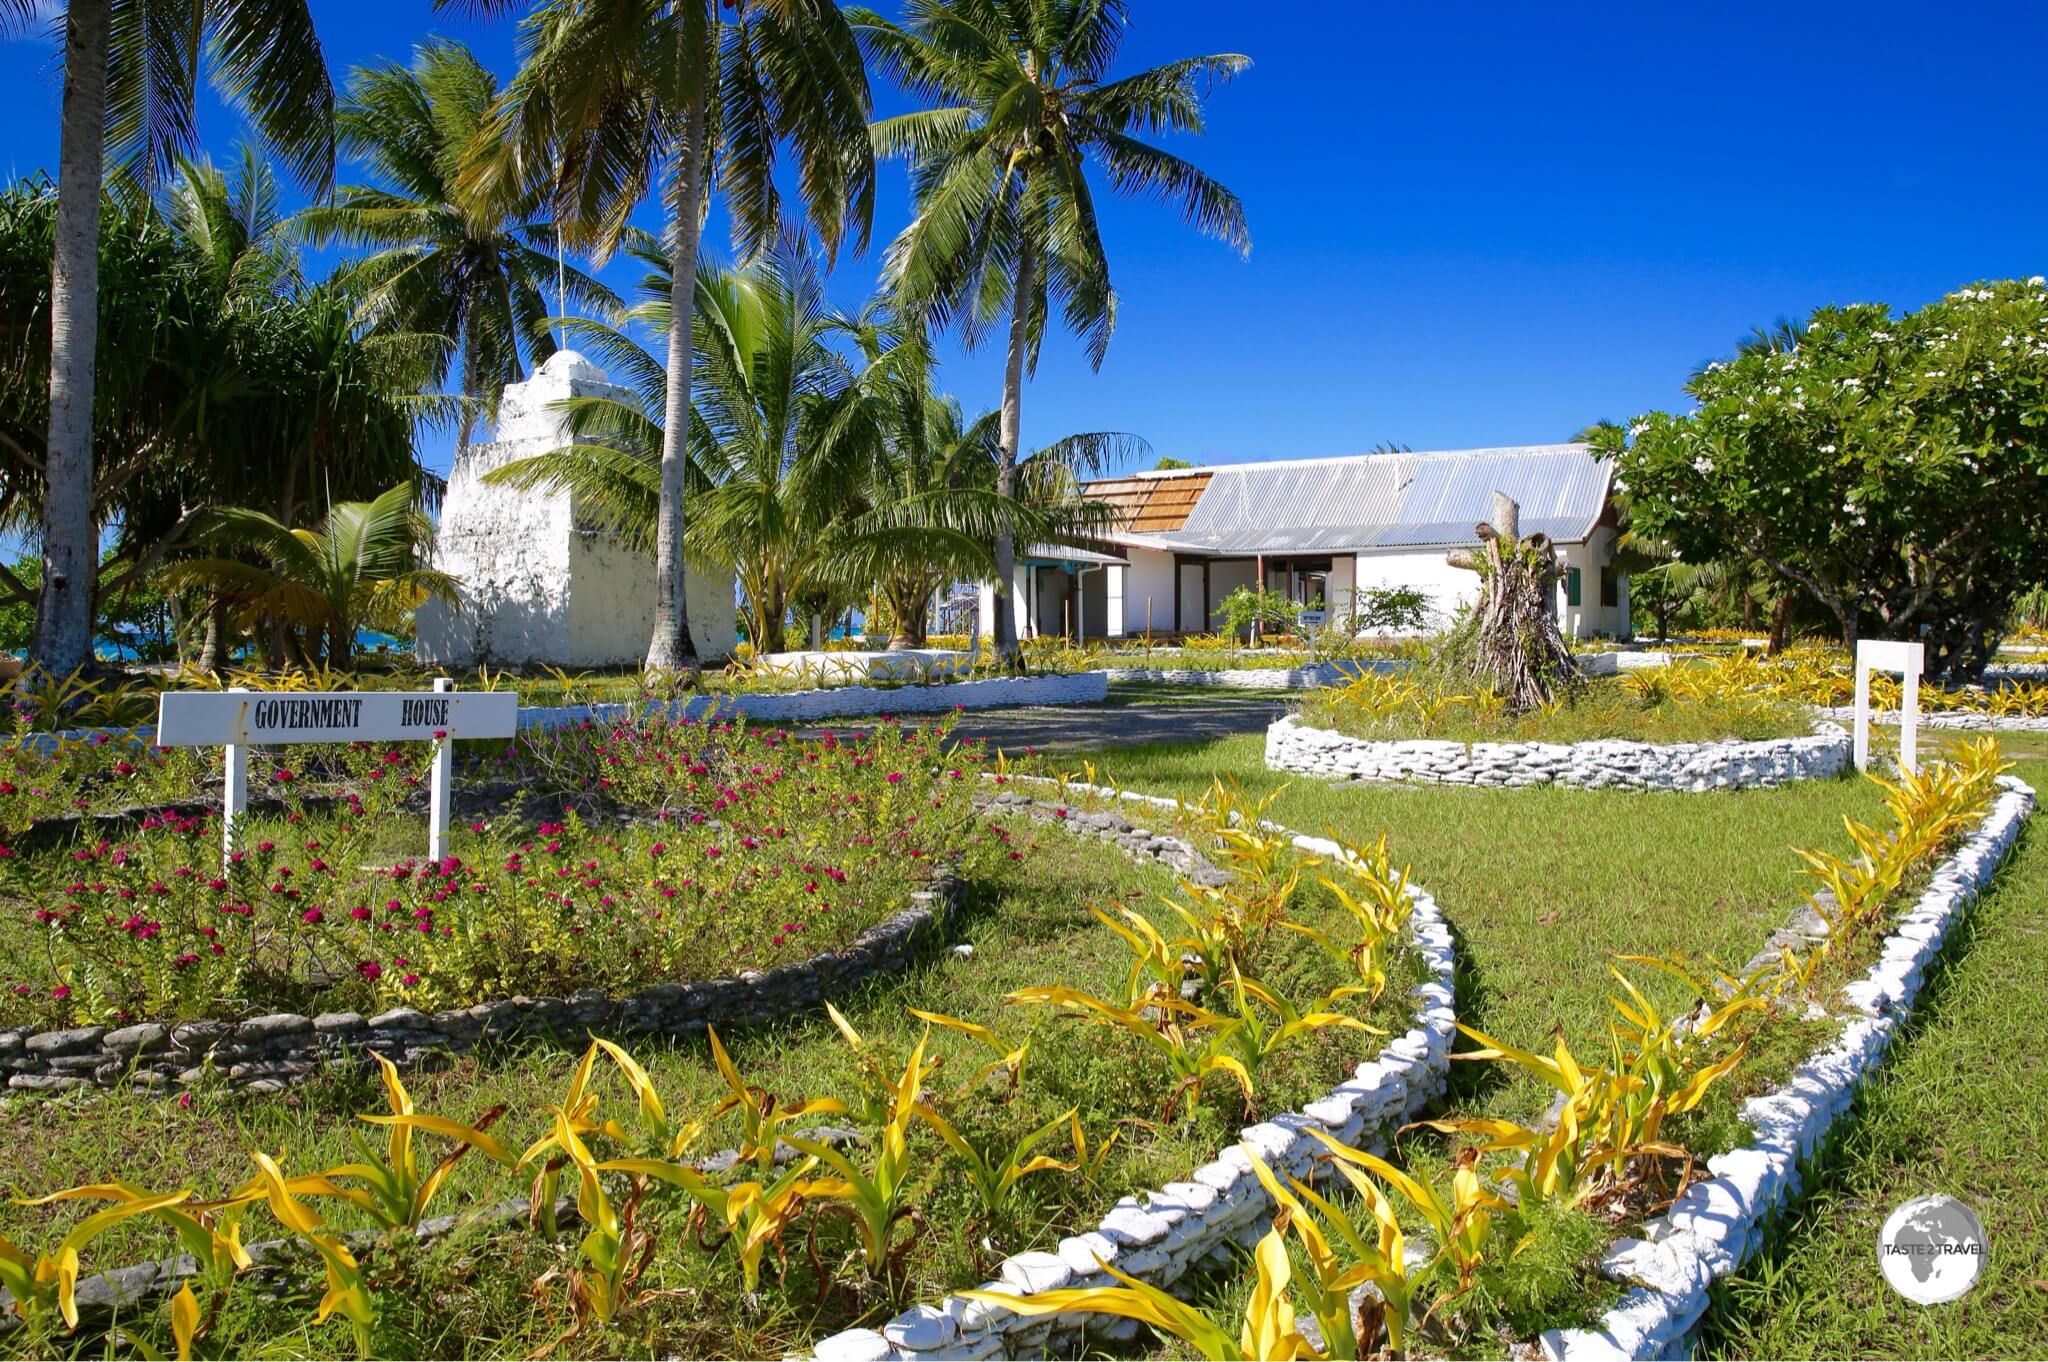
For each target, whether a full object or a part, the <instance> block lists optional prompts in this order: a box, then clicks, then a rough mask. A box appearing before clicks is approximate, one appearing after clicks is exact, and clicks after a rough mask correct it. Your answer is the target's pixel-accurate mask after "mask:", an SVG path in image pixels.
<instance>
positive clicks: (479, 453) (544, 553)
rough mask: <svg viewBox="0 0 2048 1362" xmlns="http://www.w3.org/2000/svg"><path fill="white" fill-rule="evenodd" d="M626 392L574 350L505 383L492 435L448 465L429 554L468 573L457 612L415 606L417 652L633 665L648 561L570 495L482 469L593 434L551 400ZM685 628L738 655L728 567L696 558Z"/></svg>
mask: <svg viewBox="0 0 2048 1362" xmlns="http://www.w3.org/2000/svg"><path fill="white" fill-rule="evenodd" d="M607 396H610V397H623V398H628V399H630V398H631V396H632V394H631V392H630V391H629V390H627V389H625V388H621V387H618V386H617V385H615V384H613V383H611V382H609V381H608V380H607V379H606V377H605V373H604V371H603V370H602V369H600V368H598V367H597V366H596V365H595V364H592V363H591V362H590V361H589V360H587V359H585V358H584V357H583V356H582V355H579V354H577V353H576V352H575V351H573V350H558V351H556V352H555V353H554V354H553V355H551V356H550V357H549V358H548V360H547V362H546V363H545V364H543V365H541V366H540V368H539V369H538V370H537V371H536V372H535V373H534V375H533V377H532V378H530V379H528V380H527V381H526V382H524V383H508V384H506V385H505V395H504V400H503V401H502V402H501V403H500V405H499V407H498V430H497V438H496V439H495V440H492V441H490V442H489V443H485V444H471V445H464V446H463V447H462V448H461V449H460V450H458V451H457V452H456V455H455V466H454V468H453V469H452V470H450V472H449V474H448V494H447V496H446V498H444V500H443V501H442V505H441V529H440V535H439V540H438V542H437V545H436V548H435V553H434V562H435V566H437V567H439V568H440V569H441V570H442V571H444V572H447V573H450V574H452V575H453V576H454V577H455V578H456V579H457V580H458V581H459V582H460V583H461V594H462V611H461V613H459V614H458V613H456V612H454V611H452V610H450V609H449V608H448V607H447V606H445V605H443V604H441V603H440V602H439V601H428V602H427V603H426V604H425V605H422V606H421V607H420V610H419V653H420V660H421V661H423V662H427V663H430V664H436V665H452V666H465V667H466V666H474V665H476V664H478V663H488V664H490V665H492V666H521V665H532V664H539V663H545V664H548V665H551V666H558V667H608V666H621V665H631V664H633V663H636V662H638V661H639V660H640V659H641V658H642V657H643V656H645V654H646V651H647V638H648V635H649V633H650V632H651V631H652V630H653V627H654V560H653V558H652V557H651V556H650V555H645V554H639V553H634V552H632V551H631V550H629V549H627V548H625V547H624V546H623V545H621V544H620V543H618V542H617V540H615V539H614V538H613V537H612V536H610V535H607V534H604V533H602V532H600V531H599V530H597V529H595V528H593V527H592V526H591V525H589V524H588V523H587V521H585V520H583V519H581V518H579V517H578V515H577V513H576V503H575V498H573V497H572V496H571V495H570V494H569V493H567V492H542V491H534V492H522V491H519V490H517V489H515V488H511V487H494V486H491V485H489V484H487V483H485V482H484V481H483V475H484V474H486V473H488V472H490V471H491V470H492V469H494V468H499V467H502V466H504V465H505V464H508V463H511V462H512V461H513V460H515V459H524V458H530V457H531V456H533V455H535V454H545V453H546V452H547V451H549V450H551V449H560V448H561V447H562V446H564V445H569V444H577V443H588V441H587V440H579V439H578V438H577V437H576V436H575V435H574V434H573V433H572V432H571V431H570V429H569V419H568V416H567V414H566V413H564V412H562V411H559V410H557V409H556V408H555V404H556V403H559V402H561V401H563V400H564V399H567V398H571V397H607ZM689 575H690V588H689V597H688V607H689V613H690V632H691V636H692V638H693V639H694V641H695V642H696V645H697V652H698V655H699V656H700V657H702V658H703V659H704V660H705V661H707V662H710V661H715V660H719V659H722V658H724V657H726V656H728V655H730V654H731V652H732V649H733V645H734V642H735V640H736V635H735V632H734V628H733V593H732V574H731V573H730V572H727V571H725V570H724V569H720V568H713V567H710V566H709V565H706V564H701V563H698V562H695V561H692V562H691V563H690V565H689Z"/></svg>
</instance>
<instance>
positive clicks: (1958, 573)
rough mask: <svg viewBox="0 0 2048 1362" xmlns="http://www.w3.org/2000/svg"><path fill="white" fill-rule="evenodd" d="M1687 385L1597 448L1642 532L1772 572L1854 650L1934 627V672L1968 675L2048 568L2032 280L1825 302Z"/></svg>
mask: <svg viewBox="0 0 2048 1362" xmlns="http://www.w3.org/2000/svg"><path fill="white" fill-rule="evenodd" d="M1686 390H1687V392H1688V393H1690V394H1691V395H1692V397H1693V398H1694V400H1695V401H1696V402H1697V403H1698V404H1699V405H1698V408H1697V409H1696V410H1695V411H1693V412H1690V413H1687V414H1683V415H1672V414H1669V413H1666V412H1652V413H1650V414H1649V415H1648V416H1645V417H1643V418H1641V419H1640V420H1639V421H1638V422H1637V423H1636V424H1635V426H1634V427H1633V431H1634V435H1633V438H1623V437H1618V436H1613V435H1610V436H1609V437H1608V438H1607V439H1606V440H1605V441H1604V442H1603V443H1604V446H1605V447H1606V448H1607V449H1609V450H1610V451H1611V452H1612V453H1613V455H1614V457H1615V460H1616V464H1617V483H1618V485H1621V486H1623V487H1624V488H1625V490H1626V491H1627V492H1628V494H1629V497H1630V504H1631V513H1632V515H1633V517H1634V518H1635V521H1636V523H1637V525H1638V526H1639V527H1640V528H1641V529H1642V530H1643V531H1644V532H1645V533H1646V534H1648V535H1650V536H1653V537H1655V538H1657V539H1659V540H1662V541H1665V542H1667V543H1669V544H1670V546H1671V548H1672V550H1673V552H1674V554H1675V555H1676V556H1679V557H1681V558H1683V559H1685V560H1688V561H1693V562H1704V561H1709V560H1715V559H1725V558H1727V557H1729V556H1731V555H1738V554H1739V555H1748V556H1753V557H1755V558H1757V559H1759V560H1760V561H1762V562H1763V563H1766V564H1768V565H1769V567H1770V569H1771V570H1772V571H1773V572H1774V573H1776V574H1777V575H1778V576H1780V577H1781V578H1783V579H1785V580H1786V581H1787V582H1789V583H1792V584H1795V585H1796V586H1797V587H1798V588H1799V589H1800V590H1801V591H1803V592H1805V593H1807V594H1809V595H1810V596H1811V597H1812V598H1813V599H1814V600H1815V601H1817V602H1819V603H1820V604H1821V605H1822V606H1824V607H1825V608H1826V609H1827V610H1828V612H1829V613H1830V614H1831V615H1833V616H1834V619H1835V622H1836V625H1837V627H1838V629H1839V631H1840V634H1841V637H1842V639H1843V641H1844V642H1845V643H1852V644H1853V643H1854V642H1855V640H1856V639H1857V637H1858V636H1859V635H1861V634H1863V633H1864V632H1866V631H1869V630H1874V631H1876V632H1878V633H1880V634H1882V635H1883V636H1886V637H1891V638H1924V639H1925V641H1926V643H1927V645H1928V652H1929V657H1928V663H1929V670H1930V672H1932V673H1934V674H1936V675H1969V674H1972V673H1974V672H1975V671H1976V670H1978V669H1980V668H1981V667H1982V666H1983V664H1984V663H1985V662H1986V661H1988V660H1989V658H1990V657H1991V655H1992V653H1993V652H1994V651H1995V648H1996V642H1997V636H1998V633H1999V631H2000V630H2001V629H2002V628H2003V625H2004V620H2005V617H2006V614H2007V611H2008V609H2009V608H2010V606H2011V603H2012V602H2013V600H2014V599H2015V598H2016V597H2017V596H2018V595H2019V593H2020V592H2021V591H2023V590H2024V589H2025V587H2026V586H2027V584H2028V583H2030V582H2033V581H2038V580H2040V579H2041V578H2042V577H2043V576H2044V575H2048V453H2044V450H2043V446H2042V442H2041V428H2042V424H2043V421H2044V419H2048V417H2044V414H2043V413H2044V412H2048V289H2044V286H2043V283H2042V281H2041V279H2040V278H2038V277H2037V278H2035V279H2032V280H2029V281H2026V282H2021V281H2018V280H2010V281H2005V282H1999V283H1989V284H1979V285H1975V286H1973V287H1970V288H1965V289H1960V290H1958V291H1956V292H1954V293H1951V294H1949V295H1948V296H1947V297H1946V298H1943V299H1942V300H1941V301H1939V302H1936V303H1933V304H1930V305H1929V306H1927V307H1924V308H1922V309H1920V310H1919V311H1917V312H1911V313H1907V314H1905V315H1902V316H1894V315H1893V314H1892V313H1891V311H1890V310H1889V309H1888V308H1885V307H1883V306H1881V305H1875V304H1869V305H1858V306H1854V307H1839V308H1837V307H1829V308H1822V309H1820V310H1819V311H1817V312H1815V313H1814V314H1813V316H1812V317H1811V318H1810V319H1809V320H1808V321H1807V323H1806V325H1805V328H1804V330H1803V331H1800V330H1799V329H1798V328H1793V327H1786V328H1784V331H1783V333H1781V334H1775V335H1773V336H1771V337H1770V338H1769V340H1768V343H1759V344H1755V345H1750V346H1746V347H1745V348H1744V352H1743V353H1741V354H1738V355H1737V356H1736V357H1735V358H1734V359H1732V360H1728V361H1722V362H1717V363H1714V364H1710V365H1708V366H1707V367H1706V368H1705V369H1703V370H1701V371H1700V372H1699V373H1698V374H1697V375H1695V376H1694V378H1693V379H1692V381H1691V382H1690V383H1688V384H1687V388H1686Z"/></svg>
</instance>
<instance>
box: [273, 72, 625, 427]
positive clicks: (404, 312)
mask: <svg viewBox="0 0 2048 1362" xmlns="http://www.w3.org/2000/svg"><path fill="white" fill-rule="evenodd" d="M497 97H498V82H497V78H496V77H495V76H493V75H492V74H491V73H490V72H489V71H488V70H486V69H485V68H484V66H483V64H482V63H481V62H479V61H477V59H476V57H475V56H474V55H472V54H471V52H470V51H469V49H468V48H466V47H464V46H463V45H462V44H460V43H456V42H450V41H447V40H445V39H440V38H435V39H430V40H428V41H427V42H425V43H422V44H421V45H420V46H419V47H418V48H416V49H414V52H413V60H412V65H411V66H409V67H408V66H403V65H400V64H399V63H397V62H385V63H382V64H380V65H376V66H369V67H364V68H361V69H358V70H357V71H356V72H355V73H354V74H353V75H352V76H351V77H350V79H349V87H348V94H347V97H346V98H345V99H344V100H343V102H342V105H341V108H340V110H339V112H337V113H336V115H335V125H336V128H337V130H338V131H339V133H340V135H341V143H342V146H343V148H344V149H345V150H346V151H348V153H349V154H350V155H352V156H354V157H356V158H357V159H359V160H360V161H362V162H363V163H364V164H365V165H366V166H367V167H368V168H369V170H370V172H371V174H372V176H373V177H374V178H375V179H376V180H377V181H378V183H376V184H368V185H347V186H344V187H343V188H341V189H340V190H338V191H336V193H335V196H334V198H333V199H332V200H331V201H330V202H326V203H320V204H316V205H314V206H313V207H311V208H308V209H306V210H305V211H304V212H302V213H300V214H299V216H298V220H297V226H298V230H299V231H301V232H302V233H303V234H304V235H305V236H306V237H307V239H309V240H311V241H313V242H315V243H316V244H319V245H322V246H325V245H328V244H330V243H333V242H340V243H342V244H344V245H347V246H351V247H356V248H367V249H369V250H370V251H371V252H372V254H370V255H368V256H365V257H364V258H362V259H359V260H357V261H355V262H353V263H352V264H350V265H349V266H347V267H346V268H345V269H344V270H343V271H342V272H341V276H340V281H341V282H342V283H343V284H344V285H345V286H346V287H348V288H350V289H351V290H353V291H354V292H356V293H357V294H358V295H359V297H360V299H361V303H360V311H361V315H363V316H364V317H366V318H368V319H369V320H370V321H371V323H372V325H373V329H374V330H376V331H378V332H380V333H388V332H397V333H414V334H422V335H442V336H446V337H448V338H449V339H450V340H451V341H452V342H453V344H452V345H451V346H450V347H449V349H448V350H447V351H446V352H444V354H443V355H442V357H441V359H440V362H439V364H438V365H437V367H436V371H435V373H434V378H433V381H434V382H435V383H437V384H443V383H446V382H447V379H448V371H449V369H450V367H451V366H453V365H456V364H458V363H459V366H460V369H461V388H462V393H463V395H464V396H465V397H466V398H467V399H468V400H467V401H466V402H465V403H464V404H463V413H462V418H461V426H460V429H459V431H458V433H457V437H456V438H457V442H458V443H459V444H468V443H469V438H470V434H471V431H472V429H473V427H474V423H475V420H476V416H477V414H478V413H479V411H481V412H482V413H483V414H485V415H487V416H489V417H491V418H492V419H495V418H496V415H497V409H498V397H499V394H500V392H501V391H502V390H503V388H504V385H505V384H507V383H516V382H518V381H519V380H520V379H522V378H523V377H525V372H526V369H525V366H526V365H527V364H538V363H539V362H541V361H543V360H545V359H546V358H547V357H548V356H549V355H551V354H553V353H554V351H555V339H554V334H553V332H552V331H550V330H549V317H550V316H551V315H552V313H553V312H554V311H556V310H559V311H561V312H563V313H567V312H570V311H572V310H575V309H587V310H593V311H601V312H603V313H606V314H609V313H611V312H612V311H614V310H616V309H617V308H618V306H619V299H618V296H617V295H616V294H614V293H613V292H612V291H611V290H610V289H608V288H606V287H604V286H603V285H602V284H600V283H598V282H597V281H596V280H594V279H592V278H590V277H589V276H588V275H586V274H585V273H584V272H583V271H581V270H578V269H572V268H570V267H569V266H568V264H567V262H566V261H565V260H563V259H562V257H561V256H560V254H559V253H558V252H557V250H556V247H557V244H558V243H557V242H556V240H555V231H554V228H553V227H552V226H551V225H550V224H549V223H547V222H546V221H544V220H542V210H543V208H544V207H545V198H544V196H543V194H542V193H541V192H540V191H539V190H538V189H536V188H530V187H529V188H518V187H514V186H507V185H498V186H494V187H493V190H492V192H489V193H478V194H471V193H466V192H464V191H463V190H462V188H461V187H460V186H459V183H458V181H459V178H460V175H461V170H462V164H463V157H464V155H465V154H467V152H468V151H469V149H470V147H471V145H472V144H473V143H474V142H475V140H476V137H477V133H478V130H479V129H480V128H481V127H482V126H483V123H484V120H485V119H486V117H487V116H488V115H489V113H490V110H491V106H492V104H493V102H494V101H495V100H496V99H497ZM550 290H553V291H554V293H555V295H556V296H555V299H554V301H555V303H556V304H557V305H558V309H557V308H551V307H550V306H549V293H550Z"/></svg>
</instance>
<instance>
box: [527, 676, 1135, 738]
mask: <svg viewBox="0 0 2048 1362" xmlns="http://www.w3.org/2000/svg"><path fill="white" fill-rule="evenodd" d="M1108 698H1109V682H1108V680H1107V679H1106V678H1104V677H1103V675H1102V674H1101V673H1100V672H1074V673H1072V674H1058V673H1054V674H1048V675H1044V676H995V677H989V678H987V679H985V680H981V681H949V682H946V683H944V684H942V685H936V686H833V687H830V688H828V689H825V690H799V691H787V692H783V693H780V694H777V693H773V692H763V693H762V694H759V695H693V696H691V697H690V698H689V699H687V700H674V701H670V702H669V703H667V704H666V705H661V704H650V705H649V706H648V709H650V710H662V711H666V715H667V717H668V718H671V719H694V720H698V721H700V722H708V721H710V720H714V719H732V718H738V717H740V716H742V715H744V716H745V717H746V718H747V719H748V720H749V721H751V722H754V723H792V722H794V723H809V722H813V721H816V720H819V719H853V718H865V717H868V716H872V715H877V714H943V713H947V712H949V711H951V710H955V709H993V708H997V707H1001V706H1007V705H1087V704H1094V703H1096V702H1097V701H1100V700H1105V699H1108ZM632 709H633V706H632V705H630V704H626V703H614V704H596V705H553V706H539V707H533V706H522V707H521V708H520V711H519V727H520V728H521V729H522V730H525V729H541V730H548V729H556V728H568V727H571V726H573V725H576V724H580V723H582V722H583V721H584V720H585V719H590V720H595V721H597V722H600V723H616V722H618V721H619V720H620V719H623V718H625V717H626V716H627V714H629V713H630V712H631V711H632Z"/></svg>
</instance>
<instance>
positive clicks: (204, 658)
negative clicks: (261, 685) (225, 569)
mask: <svg viewBox="0 0 2048 1362" xmlns="http://www.w3.org/2000/svg"><path fill="white" fill-rule="evenodd" d="M231 647H233V644H232V642H231V641H230V638H229V635H228V603H227V602H226V601H225V600H221V599H219V598H217V597H216V598H215V599H214V600H213V601H212V602H211V603H210V604H209V605H208V606H207V607H206V642H205V643H203V644H201V645H200V648H199V670H200V671H203V672H217V671H220V670H221V669H222V668H224V667H226V666H227V665H228V650H229V649H230V648H231Z"/></svg>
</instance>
